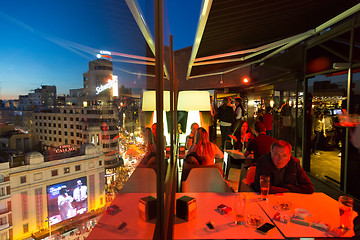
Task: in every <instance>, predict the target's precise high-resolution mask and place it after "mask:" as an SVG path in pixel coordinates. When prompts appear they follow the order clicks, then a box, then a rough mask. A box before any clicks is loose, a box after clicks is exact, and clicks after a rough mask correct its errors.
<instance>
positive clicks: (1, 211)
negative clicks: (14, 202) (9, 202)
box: [0, 208, 11, 214]
mask: <svg viewBox="0 0 360 240" xmlns="http://www.w3.org/2000/svg"><path fill="white" fill-rule="evenodd" d="M10 211H11V208H4V209H0V214H4V213H8V212H10Z"/></svg>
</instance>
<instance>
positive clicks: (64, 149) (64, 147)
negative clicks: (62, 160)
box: [55, 144, 75, 153]
mask: <svg viewBox="0 0 360 240" xmlns="http://www.w3.org/2000/svg"><path fill="white" fill-rule="evenodd" d="M72 151H75V148H74V147H72V146H71V145H70V144H68V145H61V146H59V147H57V148H56V149H55V153H65V152H72Z"/></svg>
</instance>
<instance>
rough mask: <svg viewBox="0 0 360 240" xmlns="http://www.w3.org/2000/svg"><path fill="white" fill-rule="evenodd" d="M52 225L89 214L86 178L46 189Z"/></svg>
mask: <svg viewBox="0 0 360 240" xmlns="http://www.w3.org/2000/svg"><path fill="white" fill-rule="evenodd" d="M46 192H47V198H48V216H49V219H50V225H53V224H56V223H58V222H61V221H64V220H66V219H69V218H72V217H75V216H76V215H79V214H82V213H85V212H87V210H88V207H87V199H88V193H87V181H86V177H81V178H77V179H73V180H70V181H66V182H62V183H57V184H54V185H50V186H47V187H46Z"/></svg>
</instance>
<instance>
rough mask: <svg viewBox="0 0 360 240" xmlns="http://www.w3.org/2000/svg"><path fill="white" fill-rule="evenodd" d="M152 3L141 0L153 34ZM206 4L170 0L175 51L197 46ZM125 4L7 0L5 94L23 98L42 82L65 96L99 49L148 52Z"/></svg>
mask: <svg viewBox="0 0 360 240" xmlns="http://www.w3.org/2000/svg"><path fill="white" fill-rule="evenodd" d="M149 2H151V1H146V0H139V4H140V5H141V7H142V11H143V14H144V17H145V19H146V22H147V23H148V24H149V28H150V30H151V31H152V32H153V20H152V18H153V5H152V4H151V3H150V4H149ZM201 2H202V1H201V0H170V1H167V2H165V3H164V5H165V8H166V9H167V10H168V11H167V13H165V20H164V21H165V23H164V25H165V26H164V28H165V34H168V33H171V34H172V35H173V36H174V49H175V50H177V49H181V48H184V47H188V46H191V45H193V42H194V37H195V33H196V28H197V23H198V20H199V15H200V6H201ZM124 6H126V5H125V0H76V1H73V0H61V1H60V0H57V1H56V0H51V1H49V0H34V1H28V0H12V1H3V2H2V5H1V8H0V31H1V38H0V49H1V52H2V54H1V57H0V98H1V99H14V98H18V95H24V94H27V93H29V92H30V91H31V90H33V89H36V88H39V87H41V85H56V86H57V91H58V94H59V95H61V94H65V93H68V90H69V89H71V88H81V87H82V74H83V73H84V72H86V71H87V70H88V63H89V61H91V60H94V59H95V56H96V53H97V52H98V51H99V49H104V50H109V51H114V52H120V53H130V54H134V53H132V52H131V51H135V53H139V52H144V49H141V48H140V49H138V48H137V47H135V46H137V45H136V44H137V41H140V40H139V33H138V32H137V31H138V30H135V26H134V25H131V24H127V21H128V20H127V19H126V18H127V17H129V16H127V14H126V11H127V10H126V11H124ZM169 28H170V30H168V29H169ZM136 51H137V52H136ZM139 55H141V54H139ZM114 74H116V73H115V70H114Z"/></svg>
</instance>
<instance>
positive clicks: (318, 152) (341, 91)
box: [308, 73, 348, 187]
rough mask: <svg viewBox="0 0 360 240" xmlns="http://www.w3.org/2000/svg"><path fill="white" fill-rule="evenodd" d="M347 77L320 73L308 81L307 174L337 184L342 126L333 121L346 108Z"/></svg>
mask: <svg viewBox="0 0 360 240" xmlns="http://www.w3.org/2000/svg"><path fill="white" fill-rule="evenodd" d="M347 76H348V75H347V74H346V73H343V74H339V75H337V74H333V75H332V76H330V75H328V76H324V75H319V76H316V77H314V78H311V79H309V80H308V89H309V95H310V96H312V109H311V119H312V131H311V134H312V135H311V141H312V144H311V146H312V149H311V157H310V173H312V174H313V175H314V176H317V177H318V178H320V179H322V180H324V181H328V182H330V183H332V184H335V186H338V187H339V184H340V169H341V151H340V149H341V147H342V145H343V144H344V142H343V140H342V139H341V135H342V131H344V129H341V128H336V127H335V126H334V123H336V122H339V116H340V115H341V114H342V113H343V112H342V109H346V89H347V87H346V86H347Z"/></svg>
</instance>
